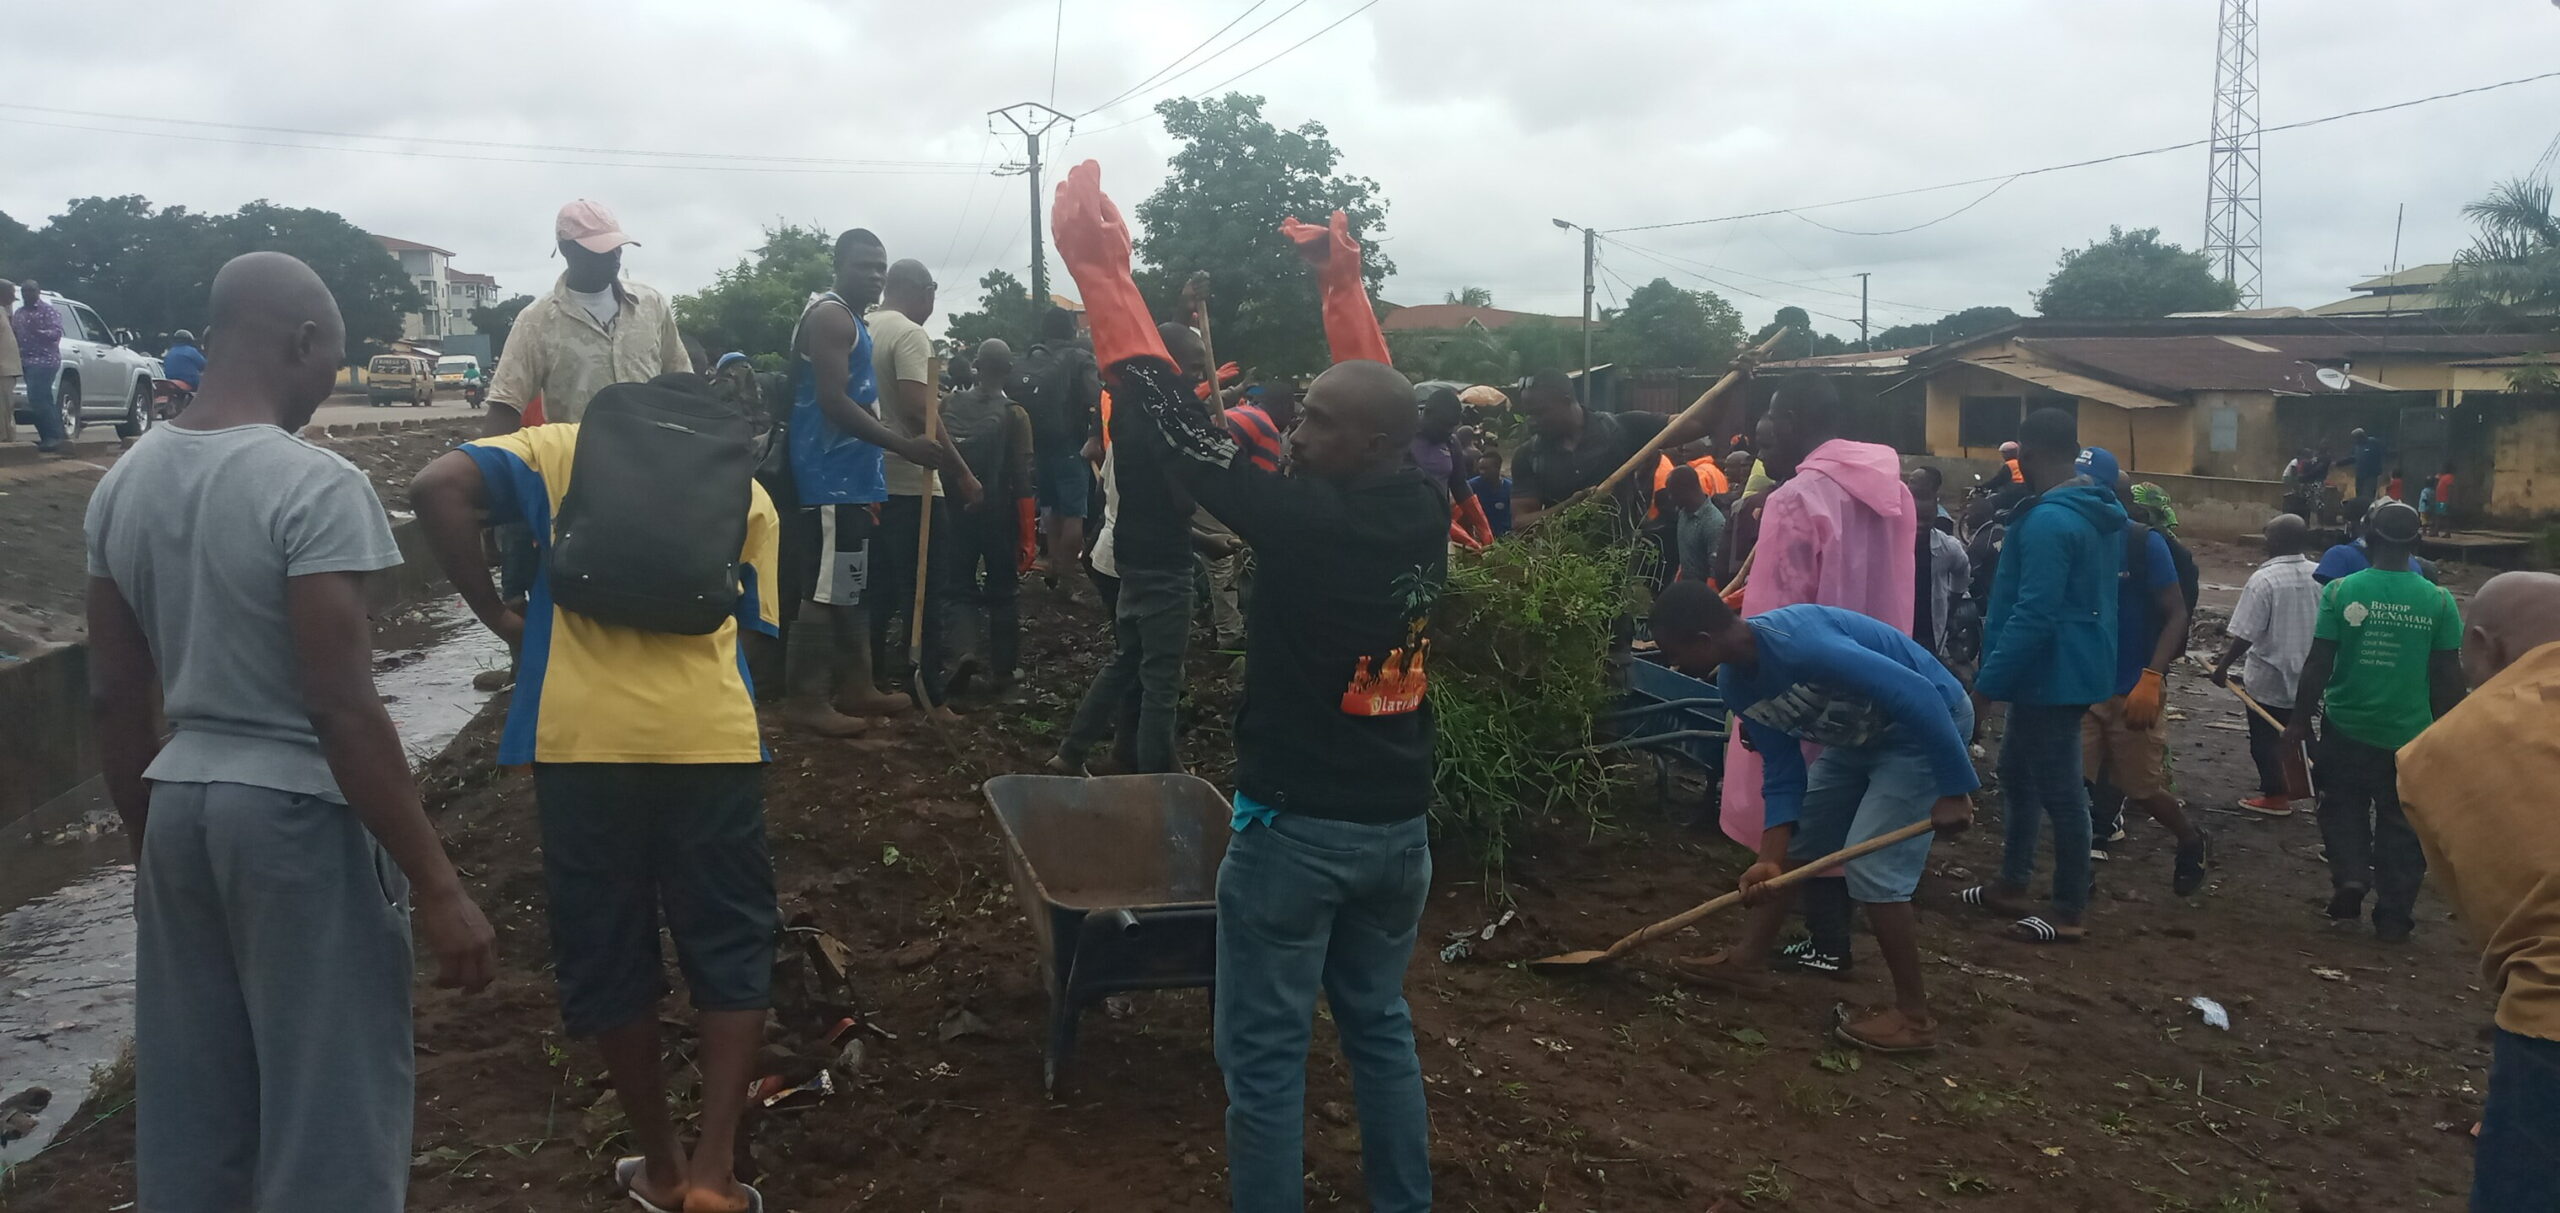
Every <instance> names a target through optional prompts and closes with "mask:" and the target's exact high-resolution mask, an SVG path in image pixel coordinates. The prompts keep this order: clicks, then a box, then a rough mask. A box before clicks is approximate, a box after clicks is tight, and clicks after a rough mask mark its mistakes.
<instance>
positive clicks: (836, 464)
mask: <svg viewBox="0 0 2560 1213" xmlns="http://www.w3.org/2000/svg"><path fill="white" fill-rule="evenodd" d="M835 266H836V280H835V289H834V290H831V291H829V292H827V293H825V294H822V295H819V296H818V297H817V298H815V299H813V300H811V301H810V303H809V307H808V309H807V310H806V311H804V312H802V313H801V314H800V325H799V328H798V330H797V331H795V332H794V333H793V334H792V336H791V353H792V366H791V385H792V401H793V403H792V406H791V475H792V478H793V480H795V481H796V482H797V483H798V485H799V489H800V501H799V504H800V505H801V506H803V507H806V513H807V516H806V517H804V518H802V519H801V520H799V521H800V522H801V524H802V525H799V526H797V527H795V528H794V529H795V530H796V531H797V532H798V535H797V537H796V538H797V542H795V543H794V544H793V545H792V546H793V549H794V554H793V557H792V558H793V559H795V560H797V561H798V562H799V564H800V567H801V572H802V577H801V584H803V585H805V586H808V587H809V590H808V598H807V601H806V602H805V603H804V604H803V605H802V606H801V607H800V609H799V614H798V618H797V619H796V620H795V621H794V623H793V626H792V629H791V636H790V641H789V647H788V651H787V653H786V654H785V657H784V662H783V683H784V687H785V694H786V696H787V698H786V700H785V702H784V704H783V719H784V720H785V721H786V722H787V723H789V724H791V725H792V726H793V727H795V728H800V729H804V730H806V731H809V732H813V733H816V734H818V735H820V736H824V737H851V736H855V735H857V734H859V733H861V732H862V731H863V729H864V728H865V727H866V722H865V721H864V720H863V719H861V718H862V717H864V716H882V715H887V714H889V713H892V712H897V711H900V710H903V709H904V708H905V707H906V706H907V697H906V696H904V695H890V694H883V693H882V692H881V691H880V689H879V687H878V686H876V685H875V684H874V683H873V682H872V678H871V643H870V635H871V625H870V620H869V616H868V614H867V613H866V611H865V609H864V601H863V593H862V591H863V586H864V584H865V583H866V582H867V581H868V580H869V576H870V551H871V532H872V529H873V526H874V524H875V523H876V521H877V514H876V510H877V507H878V506H879V504H880V503H881V502H882V501H885V500H887V499H888V496H889V485H888V481H887V479H886V476H885V474H884V472H883V469H882V455H883V451H884V450H886V451H895V452H896V453H897V454H898V455H899V457H901V458H904V459H908V460H911V461H913V462H915V463H918V464H922V465H924V466H927V467H932V468H934V469H936V470H948V468H947V464H948V463H949V459H948V457H947V456H946V454H945V452H944V448H943V446H942V444H940V443H935V442H926V441H923V440H921V439H916V438H909V437H906V436H905V435H902V434H900V433H898V432H897V431H896V430H894V429H891V428H890V427H889V426H888V425H887V424H885V423H884V422H882V421H881V420H880V384H879V380H878V378H877V377H876V376H875V375H874V374H873V373H872V369H871V332H870V330H869V329H868V328H867V327H865V326H864V324H863V323H862V312H863V311H864V309H867V308H869V307H870V306H871V305H872V304H873V303H875V302H878V301H879V298H880V286H881V283H882V281H883V280H884V279H885V278H886V277H887V276H888V272H889V254H888V251H887V250H886V249H885V248H884V247H883V246H882V245H881V243H880V238H879V237H877V236H874V235H872V234H871V233H870V232H868V231H865V230H864V229H862V228H855V229H853V230H851V231H849V232H846V233H845V234H844V235H842V236H840V237H838V238H837V239H836V257H835Z"/></svg>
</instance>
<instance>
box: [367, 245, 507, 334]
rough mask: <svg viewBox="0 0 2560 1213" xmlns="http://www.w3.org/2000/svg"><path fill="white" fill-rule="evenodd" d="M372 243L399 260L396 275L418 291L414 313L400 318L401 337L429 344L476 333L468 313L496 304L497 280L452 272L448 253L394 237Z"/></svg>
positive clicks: (450, 256) (451, 260) (463, 271)
mask: <svg viewBox="0 0 2560 1213" xmlns="http://www.w3.org/2000/svg"><path fill="white" fill-rule="evenodd" d="M374 239H375V240H378V241H380V242H381V243H382V247H383V248H384V249H386V250H388V251H389V252H390V253H391V255H392V256H394V257H397V258H399V259H400V272H402V273H404V274H407V275H408V276H409V284H410V285H412V286H414V287H416V288H418V297H419V306H418V310H417V311H414V312H411V313H409V314H408V315H406V316H403V317H401V319H400V335H401V337H403V338H404V339H406V340H409V341H423V342H430V343H432V342H435V341H437V340H439V339H442V338H447V337H453V336H457V335H464V334H470V333H476V332H478V331H479V330H478V329H476V328H474V327H473V326H472V324H471V309H473V308H475V307H487V306H489V305H491V304H494V303H496V302H497V301H498V299H499V295H498V280H497V279H495V278H492V277H490V276H489V275H487V274H474V273H471V272H470V271H468V270H457V269H455V268H453V253H452V251H451V250H449V249H440V248H437V247H436V246H434V245H432V244H420V243H418V242H417V241H414V240H402V239H400V238H399V237H397V236H380V235H377V236H375V237H374Z"/></svg>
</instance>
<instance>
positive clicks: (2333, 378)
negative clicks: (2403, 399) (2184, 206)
mask: <svg viewBox="0 0 2560 1213" xmlns="http://www.w3.org/2000/svg"><path fill="white" fill-rule="evenodd" d="M2552 3H2554V4H2560V0H2552ZM2312 378H2314V379H2317V380H2319V381H2320V386H2322V387H2325V388H2327V389H2329V390H2330V391H2333V392H2343V391H2345V390H2347V389H2348V388H2349V387H2350V386H2353V384H2354V383H2355V381H2354V380H2352V379H2349V378H2347V373H2346V372H2345V371H2342V370H2339V369H2338V368H2336V367H2334V366H2324V367H2321V368H2320V369H2319V371H2318V372H2316V373H2314V374H2313V375H2312Z"/></svg>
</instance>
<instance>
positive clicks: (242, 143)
mask: <svg viewBox="0 0 2560 1213" xmlns="http://www.w3.org/2000/svg"><path fill="white" fill-rule="evenodd" d="M0 123H9V124H13V125H17V126H40V127H48V128H51V129H54V130H65V131H82V132H86V133H88V134H93V135H138V136H141V137H144V138H149V139H175V140H179V141H181V142H187V143H221V144H229V145H232V146H235V147H278V148H289V149H292V150H295V151H305V152H355V153H358V154H361V155H368V156H396V157H401V158H408V159H426V160H465V161H474V162H478V163H482V164H539V165H547V166H550V167H553V168H645V169H677V170H683V171H690V172H720V173H788V174H794V175H802V174H818V175H822V176H884V177H934V176H952V175H956V174H960V173H967V172H972V171H974V170H973V169H972V168H971V167H970V166H968V165H965V164H962V163H961V162H960V161H957V160H952V161H946V162H938V163H936V165H935V166H934V167H929V168H928V167H917V168H794V167H790V166H788V165H762V164H653V163H649V162H647V161H617V160H553V159H542V158H537V157H527V156H479V155H472V154H470V153H466V152H429V151H419V150H417V149H414V148H390V147H335V146H331V145H329V144H325V143H288V142H285V141H283V140H279V139H231V138H225V137H223V136H220V135H197V134H185V133H181V132H178V131H137V130H127V129H123V128H120V127H112V126H77V125H74V124H72V123H68V122H42V121H38V120H36V119H33V118H12V117H9V116H7V115H0ZM363 137H364V138H375V137H377V136H363ZM944 164H947V165H948V167H943V166H942V165H944Z"/></svg>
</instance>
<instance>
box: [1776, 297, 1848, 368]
mask: <svg viewBox="0 0 2560 1213" xmlns="http://www.w3.org/2000/svg"><path fill="white" fill-rule="evenodd" d="M1781 327H1784V328H1785V329H1786V330H1787V336H1786V339H1785V340H1783V341H1780V342H1779V343H1778V347H1777V348H1776V349H1773V350H1771V351H1769V361H1771V362H1785V361H1788V360H1790V359H1795V358H1819V357H1822V356H1823V355H1826V354H1845V353H1848V352H1849V351H1850V349H1851V348H1853V347H1851V346H1850V344H1849V343H1848V342H1846V341H1842V340H1841V339H1839V338H1837V337H1833V336H1829V335H1827V334H1824V333H1821V332H1818V331H1816V330H1815V329H1814V327H1813V315H1812V313H1810V312H1807V311H1805V310H1804V309H1803V308H1800V307H1782V308H1779V309H1778V314H1777V315H1775V316H1772V317H1770V318H1769V323H1767V324H1764V325H1761V326H1760V331H1758V332H1756V333H1753V334H1752V335H1751V344H1752V346H1753V347H1754V348H1757V347H1758V346H1759V345H1760V343H1761V342H1763V341H1767V340H1768V339H1769V334H1771V333H1774V332H1777V331H1778V329H1779V328H1781Z"/></svg>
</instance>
